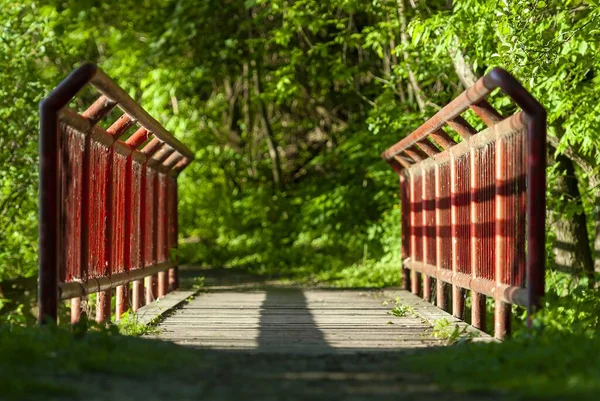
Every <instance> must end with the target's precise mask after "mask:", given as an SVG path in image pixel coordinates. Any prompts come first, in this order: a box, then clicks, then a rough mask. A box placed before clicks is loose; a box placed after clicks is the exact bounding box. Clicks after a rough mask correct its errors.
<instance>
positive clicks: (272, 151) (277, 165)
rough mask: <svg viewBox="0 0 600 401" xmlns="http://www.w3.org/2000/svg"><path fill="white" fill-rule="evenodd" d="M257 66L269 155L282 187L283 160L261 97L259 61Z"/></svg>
mask: <svg viewBox="0 0 600 401" xmlns="http://www.w3.org/2000/svg"><path fill="white" fill-rule="evenodd" d="M256 65H257V68H256V70H255V71H254V86H255V90H256V95H257V97H258V107H259V116H260V121H261V125H262V129H263V132H264V134H265V137H266V138H267V146H268V148H269V157H270V158H271V170H272V172H273V183H274V184H275V186H276V187H278V188H280V187H281V161H280V157H279V150H277V141H276V140H275V136H274V135H273V129H272V128H271V123H270V122H269V116H268V115H267V108H266V107H265V102H263V100H262V99H261V97H260V95H261V93H262V83H261V76H260V75H261V70H260V66H259V63H258V62H257V64H256Z"/></svg>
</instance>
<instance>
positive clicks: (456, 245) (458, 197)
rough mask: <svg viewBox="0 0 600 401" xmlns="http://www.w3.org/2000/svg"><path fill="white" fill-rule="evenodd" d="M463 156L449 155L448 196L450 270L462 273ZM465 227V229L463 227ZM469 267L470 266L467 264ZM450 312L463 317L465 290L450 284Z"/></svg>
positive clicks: (465, 198) (466, 176)
mask: <svg viewBox="0 0 600 401" xmlns="http://www.w3.org/2000/svg"><path fill="white" fill-rule="evenodd" d="M464 161H465V157H464V156H455V155H454V153H451V155H450V196H451V204H452V207H451V225H452V228H451V231H452V272H453V274H456V273H463V272H464V267H465V264H467V265H468V256H469V249H470V246H469V245H470V244H469V242H470V241H469V238H468V236H469V226H468V217H469V215H468V208H469V200H470V199H469V193H468V188H469V182H470V180H469V163H468V159H467V163H466V164H465V162H464ZM465 227H466V229H465ZM469 267H470V266H469ZM452 314H453V315H454V316H456V317H458V318H459V319H463V320H464V318H465V316H464V315H465V290H464V289H462V288H460V287H458V286H457V285H455V284H453V285H452Z"/></svg>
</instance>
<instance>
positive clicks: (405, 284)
mask: <svg viewBox="0 0 600 401" xmlns="http://www.w3.org/2000/svg"><path fill="white" fill-rule="evenodd" d="M407 176H408V172H407V170H404V171H403V172H401V173H400V207H401V210H400V212H401V214H402V217H401V224H402V262H401V263H402V266H401V270H402V283H401V285H402V289H403V290H407V291H408V290H409V287H410V285H409V282H410V270H409V269H408V268H407V267H406V266H405V265H404V263H405V262H404V261H405V260H406V259H407V258H409V257H410V238H411V234H410V231H411V225H410V181H409V180H410V178H409V177H407Z"/></svg>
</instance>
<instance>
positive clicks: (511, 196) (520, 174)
mask: <svg viewBox="0 0 600 401" xmlns="http://www.w3.org/2000/svg"><path fill="white" fill-rule="evenodd" d="M496 88H500V89H502V91H503V92H504V93H505V94H507V95H508V96H509V97H510V98H511V99H512V100H513V101H514V103H515V104H516V105H517V106H519V107H520V108H521V110H522V111H520V112H517V113H515V114H514V115H512V116H509V117H507V118H503V117H502V116H501V115H500V113H498V112H497V111H496V110H495V109H494V108H493V107H492V106H491V105H490V104H489V103H488V102H487V100H486V97H487V96H488V95H489V94H490V93H491V92H492V91H493V90H494V89H496ZM467 109H471V110H472V111H473V112H474V113H475V114H476V115H477V116H478V117H479V118H481V120H482V121H483V122H484V123H485V124H487V125H488V128H487V129H485V130H483V131H481V132H479V133H478V132H477V131H476V130H475V129H474V128H473V126H471V125H470V124H469V123H468V122H467V121H466V120H465V119H464V118H463V117H462V116H461V114H462V113H463V112H465V111H466V110H467ZM445 126H447V127H448V128H450V129H453V130H454V131H456V132H457V133H458V134H459V136H460V137H461V138H462V141H460V143H458V144H456V143H455V142H454V141H453V140H452V139H451V138H450V136H449V135H448V134H447V133H446V132H445V131H444V127H445ZM545 138H546V114H545V111H544V109H543V107H542V106H541V105H540V104H539V103H538V102H537V101H536V100H535V99H534V98H533V97H532V96H531V95H530V94H529V93H528V92H527V91H526V90H525V89H524V88H523V87H522V86H521V85H520V84H519V83H518V82H517V81H516V80H515V79H514V78H513V77H512V76H511V75H510V74H508V73H507V72H506V71H504V70H501V69H494V70H492V71H491V72H490V74H488V75H486V76H485V77H483V78H482V79H480V80H479V81H477V83H475V85H474V86H473V87H471V88H469V89H467V90H466V91H465V92H464V93H462V94H461V95H460V96H458V97H457V98H456V99H454V100H453V101H452V102H450V103H449V104H448V105H447V106H446V107H444V108H442V109H441V110H440V111H439V112H438V113H437V114H436V115H435V116H433V117H432V118H431V119H430V120H428V121H427V122H426V123H425V124H423V125H422V126H421V127H419V128H418V129H417V130H415V131H414V132H413V133H412V134H410V135H409V136H407V137H406V138H404V139H402V140H401V141H400V142H398V143H397V144H395V145H393V146H392V147H390V148H389V149H388V150H386V151H385V152H384V153H383V154H382V157H383V158H384V159H385V160H386V161H387V162H388V163H390V165H391V166H392V168H394V171H396V172H397V173H398V174H399V175H400V191H401V202H402V237H403V238H402V244H403V267H405V268H409V269H410V270H411V271H412V282H411V290H412V292H414V293H421V292H422V294H423V297H424V298H425V299H427V300H429V299H430V297H431V287H430V285H431V283H430V281H429V278H430V277H431V278H435V279H436V280H437V281H436V289H437V304H438V306H440V307H442V308H444V309H448V308H449V302H448V299H447V295H446V294H447V290H446V288H447V285H448V284H450V285H452V294H453V295H452V311H453V314H454V315H456V316H458V317H460V318H463V319H464V309H465V308H464V301H465V292H466V290H470V291H471V297H472V309H471V311H472V315H471V323H472V324H473V325H474V326H475V327H478V328H481V329H485V328H486V321H485V316H486V314H485V299H486V297H492V298H494V299H495V301H496V311H495V322H494V332H495V336H496V337H498V338H503V337H504V336H505V335H507V334H509V333H510V320H511V315H510V304H519V305H524V306H527V307H528V311H529V313H530V315H531V313H533V312H534V311H535V310H536V309H537V308H539V307H540V305H541V302H540V299H541V297H542V296H543V294H544V236H545V227H544V225H545V221H544V220H545V155H546V153H545V152H546V150H545V148H546V140H545ZM429 141H431V142H429ZM431 143H435V144H436V145H437V146H434V145H432V144H431ZM432 165H433V167H432ZM432 183H433V184H432ZM432 230H433V231H432ZM433 233H435V234H433ZM421 274H422V275H424V279H423V285H424V287H423V288H422V287H421V282H420V279H419V277H420V275H421Z"/></svg>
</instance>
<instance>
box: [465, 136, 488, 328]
mask: <svg viewBox="0 0 600 401" xmlns="http://www.w3.org/2000/svg"><path fill="white" fill-rule="evenodd" d="M480 153H481V148H478V147H477V148H476V147H472V146H471V149H470V151H469V158H470V163H471V176H470V193H471V196H470V208H471V218H470V234H471V277H473V278H474V279H476V278H477V277H478V273H479V269H480V268H481V264H480V263H481V259H480V255H481V254H482V252H483V251H484V249H483V244H482V235H481V234H482V232H481V230H480V228H481V225H482V224H484V220H483V205H482V202H483V199H482V193H481V191H482V189H483V186H484V185H485V182H483V181H482V177H481V175H482V170H483V166H482V165H481V163H482V160H481V154H480ZM485 323H486V322H485V296H484V295H482V294H480V293H478V292H477V291H474V290H471V325H473V326H474V327H476V328H478V329H480V330H485Z"/></svg>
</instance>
